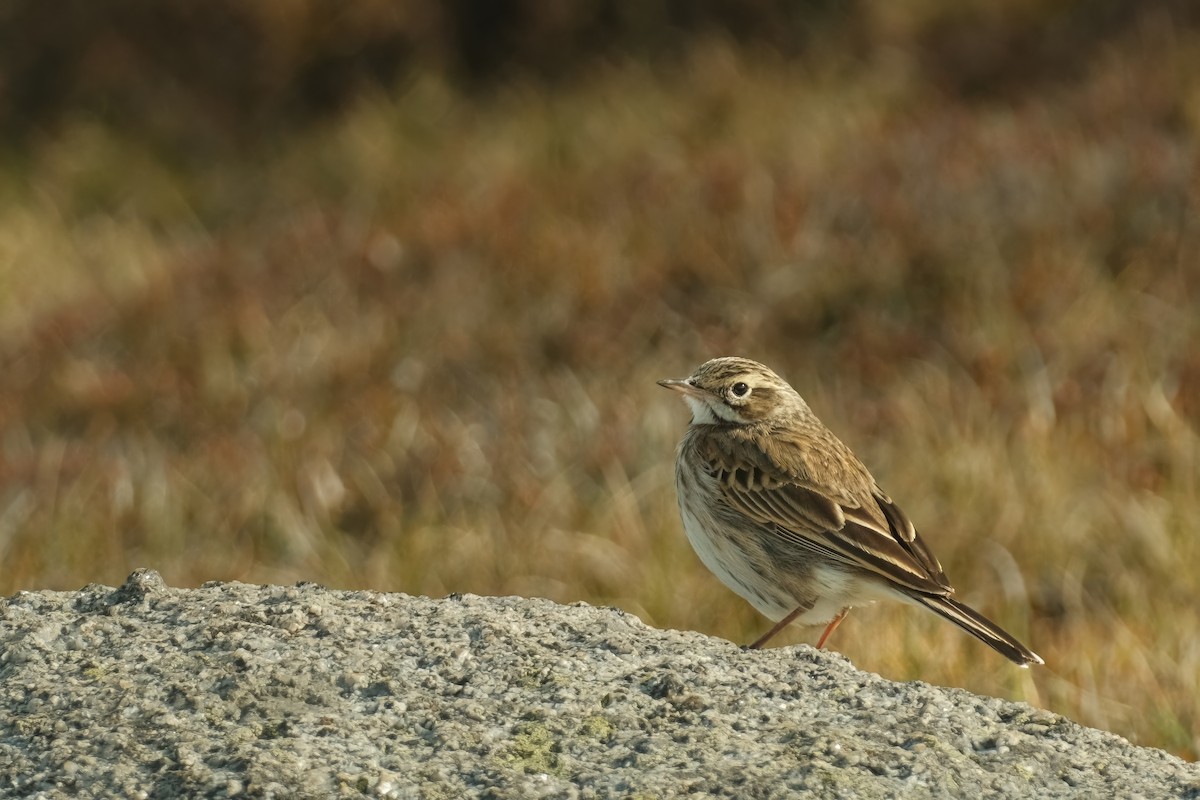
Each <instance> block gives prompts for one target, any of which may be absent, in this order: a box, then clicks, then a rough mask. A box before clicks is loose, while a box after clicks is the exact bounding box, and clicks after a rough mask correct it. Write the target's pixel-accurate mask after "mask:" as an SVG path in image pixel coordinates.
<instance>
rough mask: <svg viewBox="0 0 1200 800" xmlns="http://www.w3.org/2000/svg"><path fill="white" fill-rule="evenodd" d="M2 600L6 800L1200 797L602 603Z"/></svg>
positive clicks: (1112, 742) (869, 678)
mask: <svg viewBox="0 0 1200 800" xmlns="http://www.w3.org/2000/svg"><path fill="white" fill-rule="evenodd" d="M2 608H3V610H2V612H0V614H2V627H0V702H2V703H3V712H4V713H3V716H2V718H0V728H2V734H0V796H4V797H17V796H32V795H38V796H41V797H47V798H50V797H112V796H125V797H144V798H148V797H178V796H205V797H237V796H248V797H335V796H363V795H365V796H371V797H414V798H415V797H429V798H439V797H444V798H456V797H490V798H502V797H563V798H574V797H580V798H592V797H595V798H603V797H628V796H631V795H633V796H644V797H669V796H677V795H684V794H701V795H711V796H718V797H782V796H803V795H806V794H810V795H816V796H820V797H847V798H851V797H852V798H872V797H950V796H954V797H972V798H983V797H1005V798H1009V797H1039V798H1048V797H1079V798H1085V797H1086V798H1095V797H1111V796H1124V797H1135V796H1136V797H1192V798H1200V770H1198V768H1197V767H1196V766H1195V765H1192V764H1188V763H1185V762H1183V761H1180V760H1179V759H1176V758H1174V757H1172V756H1170V755H1168V754H1166V753H1164V752H1162V751H1159V750H1153V749H1149V748H1140V747H1134V746H1132V745H1131V744H1129V743H1128V742H1126V741H1125V740H1123V739H1121V738H1120V737H1118V736H1115V735H1113V734H1110V733H1104V732H1102V731H1097V730H1091V729H1088V728H1083V727H1080V726H1079V725H1076V724H1074V723H1072V722H1070V721H1068V720H1066V719H1064V718H1062V717H1060V716H1057V715H1055V714H1051V713H1048V712H1045V711H1040V710H1037V709H1034V708H1031V707H1029V706H1027V705H1023V704H1018V703H1009V702H1004V701H1000V700H994V699H990V698H984V697H977V696H975V695H972V694H969V693H967V692H963V691H957V690H950V689H939V688H935V687H932V686H927V685H925V684H921V683H907V684H905V683H893V682H891V681H887V680H883V679H881V678H879V677H878V676H875V675H871V674H867V673H864V672H860V671H858V670H856V669H855V668H854V667H853V666H852V665H851V664H850V663H849V662H848V661H846V659H844V658H842V657H841V656H839V655H836V654H834V653H827V652H819V651H816V650H813V649H812V648H810V647H807V646H799V647H791V648H778V649H773V650H767V651H762V652H743V651H742V650H740V649H739V648H737V647H735V646H734V645H732V644H729V643H727V642H724V641H721V640H718V639H712V638H708V637H705V636H702V635H700V634H696V633H681V632H677V631H660V630H655V629H652V628H649V627H647V626H646V625H645V624H643V623H642V622H641V621H640V620H638V619H637V618H636V617H634V616H631V615H629V614H625V613H622V612H620V611H616V610H613V609H602V608H593V607H590V606H587V605H584V604H576V605H572V606H561V605H557V604H555V603H551V602H548V601H546V600H537V599H526V598H520V597H501V598H496V597H473V596H469V595H465V596H457V595H456V596H452V597H449V598H446V599H443V600H430V599H428V598H423V597H408V596H406V595H401V594H378V593H373V592H344V591H331V590H328V589H324V588H321V587H319V586H316V585H312V584H302V585H299V586H291V587H279V586H248V585H244V584H236V583H229V584H206V585H205V586H202V587H201V588H199V589H170V588H168V587H167V586H166V585H165V584H164V583H163V581H162V579H161V578H160V577H159V576H158V575H157V574H156V573H154V572H152V571H148V570H145V571H139V572H136V573H134V575H132V576H131V577H130V579H129V580H128V581H127V582H126V584H125V585H124V586H122V587H120V588H118V589H111V588H106V587H100V586H89V587H86V588H84V589H83V590H81V591H79V592H22V593H19V594H17V595H15V596H13V597H11V598H9V599H8V600H7V601H5V602H4V603H3V607H2Z"/></svg>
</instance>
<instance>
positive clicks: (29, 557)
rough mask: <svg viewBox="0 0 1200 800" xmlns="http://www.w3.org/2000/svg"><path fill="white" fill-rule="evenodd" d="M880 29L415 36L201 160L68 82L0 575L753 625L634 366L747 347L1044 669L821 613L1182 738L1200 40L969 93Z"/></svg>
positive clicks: (32, 212)
mask: <svg viewBox="0 0 1200 800" xmlns="http://www.w3.org/2000/svg"><path fill="white" fill-rule="evenodd" d="M1027 8H1037V6H1036V4H1027ZM914 13H915V12H914ZM1022 13H1030V12H1028V11H1026V12H1022ZM902 23H903V24H902ZM910 23H911V20H910V19H909V18H903V19H900V20H899V21H898V20H897V19H894V18H893V17H892V16H890V15H889V14H888V12H886V11H880V12H879V13H878V16H877V17H875V18H873V22H872V23H871V25H873V26H874V27H873V28H872V27H871V25H868V26H867V28H869V29H870V30H871V31H872V33H871V35H872V36H873V37H875V38H876V39H878V40H880V41H882V42H883V45H881V46H878V47H874V48H867V49H866V50H856V51H853V53H852V55H850V56H844V55H842V56H839V54H838V52H837V47H835V46H833V45H831V46H830V48H829V50H828V51H826V52H822V53H819V54H816V55H812V56H810V57H807V58H802V59H790V60H784V59H782V58H779V57H776V56H772V55H770V54H769V53H765V52H762V51H757V52H756V51H754V50H753V49H750V48H745V47H741V46H737V45H734V44H732V43H730V41H728V40H726V39H724V38H722V37H719V36H718V37H712V38H709V39H706V40H701V41H699V42H697V43H694V44H693V45H692V46H691V48H690V50H689V54H688V55H687V56H686V57H684V58H683V59H682V60H680V61H673V62H670V63H666V62H664V63H658V64H647V63H646V62H645V61H640V60H625V59H621V58H611V59H608V60H606V61H602V62H598V63H597V64H595V65H593V66H592V67H591V68H590V69H589V70H587V72H586V74H583V75H581V76H579V77H577V78H575V79H573V80H572V81H570V82H569V84H568V85H566V86H559V87H557V88H553V89H549V88H546V86H545V84H543V83H540V82H538V81H532V80H530V81H521V80H514V81H510V82H507V83H505V84H503V85H502V86H501V87H499V88H498V89H497V91H496V92H494V93H489V94H487V95H485V96H480V95H477V94H474V93H468V92H465V91H463V90H460V89H457V88H454V87H453V86H452V85H451V84H450V83H448V82H447V81H446V80H445V79H444V78H443V77H441V76H440V75H439V74H438V73H437V72H436V71H419V72H418V73H416V74H415V75H414V76H412V78H411V80H409V81H407V82H406V83H405V84H404V87H403V89H402V90H397V91H395V92H391V91H384V90H378V91H375V92H367V93H364V94H362V95H360V97H359V99H358V100H357V101H356V102H355V103H354V104H353V106H352V107H351V108H350V109H349V110H348V111H347V113H345V114H344V115H342V116H339V117H337V118H335V119H332V120H330V121H328V122H326V123H323V124H321V125H316V126H312V127H306V128H302V129H298V130H296V131H295V132H294V133H293V134H292V135H290V136H287V137H281V138H279V139H278V140H276V141H274V142H272V143H269V144H267V145H264V146H262V147H260V148H257V149H255V150H253V151H251V152H239V151H236V150H217V151H214V153H213V155H212V159H211V160H206V159H199V158H181V159H178V160H176V161H172V160H171V159H169V158H164V157H163V156H162V155H161V154H160V153H158V152H157V151H155V150H153V149H152V148H147V147H146V145H145V143H144V142H140V141H138V140H137V139H136V138H135V137H131V136H129V135H127V133H126V132H123V131H122V130H120V129H118V128H114V127H113V126H111V125H109V124H107V123H104V122H101V121H98V120H97V118H95V117H94V116H91V115H89V114H79V115H77V116H75V117H69V118H67V120H66V121H65V122H64V124H63V125H62V127H61V129H60V130H59V131H58V132H57V133H55V135H53V136H49V137H47V138H45V139H43V140H39V141H36V142H34V143H33V144H31V145H29V147H28V149H27V155H26V156H24V157H22V158H21V159H19V160H16V161H12V162H11V163H9V164H8V165H7V166H6V167H5V169H6V170H7V175H6V177H7V178H8V180H6V181H4V183H5V184H7V186H8V188H7V189H5V190H4V193H3V194H0V437H2V438H0V558H2V561H3V563H4V565H5V569H4V570H3V573H0V587H2V588H3V590H4V591H5V592H12V591H15V590H17V589H29V588H38V587H53V588H76V587H79V586H81V585H83V584H85V583H87V582H91V581H101V582H105V583H109V584H113V583H118V582H120V581H121V580H122V579H123V578H124V576H125V575H126V574H127V573H128V572H130V571H131V570H132V569H134V568H136V567H140V566H150V567H154V568H156V569H158V570H160V571H161V572H162V573H163V574H164V576H165V578H166V579H167V581H168V582H169V583H171V584H173V585H196V584H199V583H201V582H203V581H206V580H213V579H238V580H245V581H260V582H292V581H297V580H314V581H318V582H321V583H325V584H328V585H333V586H340V587H363V588H373V589H379V590H397V591H405V592H410V593H421V594H429V595H435V596H436V595H442V594H445V593H448V592H477V593H482V594H505V593H516V594H525V595H542V596H546V597H550V598H553V599H555V600H559V601H574V600H587V601H589V602H593V603H600V604H613V605H618V606H621V607H623V608H626V609H628V610H630V611H633V612H634V613H637V614H638V615H640V616H642V617H643V618H644V619H646V620H647V621H648V622H650V623H652V624H654V625H659V626H667V627H678V628H689V629H697V630H701V631H704V632H707V633H711V634H713V635H717V636H723V637H727V638H730V639H732V640H734V641H737V642H745V641H749V640H750V639H751V638H753V637H754V636H756V635H757V634H758V633H761V632H762V630H763V629H764V627H765V624H766V623H765V621H764V620H763V619H761V618H758V617H757V616H756V615H755V614H754V612H753V611H752V610H751V609H750V608H749V607H748V606H746V604H744V603H743V602H741V601H740V600H739V599H737V598H736V597H735V596H733V595H732V594H731V593H729V592H728V591H727V590H725V589H724V588H723V587H721V586H720V585H719V584H718V583H717V581H716V580H715V579H714V578H712V577H711V576H709V575H708V574H707V573H706V572H705V571H704V569H703V567H702V566H701V565H700V564H699V561H698V560H697V559H696V558H695V557H694V556H693V555H692V554H691V552H690V549H689V548H688V545H687V543H686V541H685V540H684V537H683V535H682V532H681V530H680V526H679V523H678V519H677V514H676V508H675V499H674V494H673V484H672V461H673V450H674V446H675V444H676V442H677V440H678V438H679V437H680V436H681V434H682V432H683V429H684V427H685V425H686V421H687V412H686V410H685V409H684V408H683V407H682V406H681V405H680V404H679V403H678V401H677V399H676V398H673V397H670V396H668V395H667V394H666V393H665V392H662V391H661V390H660V389H659V388H658V387H656V386H655V385H654V381H655V380H656V379H658V378H661V377H667V376H682V375H685V374H687V373H688V372H689V371H690V370H691V369H692V368H693V367H694V366H695V365H696V364H697V363H699V362H700V361H702V360H704V359H707V358H709V357H712V356H716V355H722V354H741V355H746V356H750V357H753V358H758V359H760V360H762V361H764V362H766V363H768V364H770V365H772V366H773V367H775V368H776V369H777V370H778V371H780V372H781V373H782V374H783V375H784V376H785V377H786V378H788V379H789V380H791V382H792V383H793V384H794V385H796V386H797V388H798V389H799V390H800V391H801V393H802V394H804V395H805V396H806V397H807V398H808V400H809V401H810V404H811V405H812V406H813V407H814V409H815V410H816V411H817V413H818V414H819V415H820V416H821V417H822V418H823V419H824V420H825V421H826V422H827V423H828V424H830V426H831V427H833V428H834V430H835V431H837V432H838V433H839V434H840V435H841V436H842V438H843V439H845V440H846V441H847V442H848V443H849V444H850V445H851V446H852V447H853V448H854V449H855V450H856V452H857V453H858V454H859V455H860V456H862V457H863V458H864V460H865V461H866V462H867V463H868V464H869V465H870V466H871V467H872V469H873V471H874V472H875V474H876V476H877V477H878V478H879V479H880V481H881V482H882V484H883V485H884V487H885V488H886V490H887V491H888V492H889V493H891V494H892V495H893V496H894V497H895V498H897V499H898V500H899V502H900V503H901V504H902V505H903V506H904V507H905V508H906V510H908V512H909V513H910V515H911V516H912V517H913V518H914V519H915V520H916V521H917V524H918V526H919V527H920V528H921V529H922V531H923V532H924V535H925V536H926V538H927V540H928V541H929V542H930V543H931V544H932V545H933V547H934V548H935V550H936V552H937V553H938V555H939V556H940V558H941V559H942V562H943V564H944V566H945V567H946V569H947V572H948V573H949V574H950V576H951V578H952V580H953V581H954V583H955V584H956V585H957V586H958V587H959V590H960V592H961V594H962V596H963V598H964V599H965V600H967V601H968V602H971V603H972V604H973V605H976V606H977V607H979V608H981V610H984V611H985V612H987V613H988V614H989V615H991V616H993V617H995V618H996V619H997V620H999V621H1001V622H1002V623H1003V624H1004V625H1005V626H1006V627H1008V628H1010V629H1012V630H1013V631H1014V632H1016V633H1018V634H1019V635H1020V636H1021V637H1022V638H1023V639H1025V640H1026V641H1027V642H1028V643H1029V644H1030V645H1031V646H1032V647H1033V648H1034V649H1035V650H1037V651H1038V652H1039V653H1040V654H1042V655H1043V656H1044V657H1045V658H1046V661H1047V663H1048V665H1049V666H1048V667H1047V668H1045V669H1039V670H1030V671H1028V672H1025V671H1017V670H1014V669H1012V668H1011V667H1010V665H1008V664H1007V663H1006V662H1004V661H1003V660H1002V659H999V658H998V657H996V656H994V654H992V653H991V652H989V651H987V650H985V649H984V648H982V647H980V646H979V645H978V644H977V643H976V642H974V640H971V639H969V638H968V637H965V636H963V635H961V634H960V633H959V632H957V631H955V630H954V629H953V628H952V627H950V626H947V625H945V624H944V623H941V622H940V621H938V620H936V619H935V618H933V617H932V615H926V614H922V613H920V612H918V611H916V610H913V609H907V608H898V607H882V608H872V609H864V610H860V611H856V612H855V614H854V615H853V616H852V617H851V618H850V620H849V622H848V624H846V625H844V626H843V627H842V628H841V629H839V631H838V634H837V637H836V639H835V641H834V647H835V648H836V649H838V650H839V651H841V652H844V653H845V654H846V655H848V656H849V657H850V658H851V659H852V660H853V661H854V662H855V663H856V664H857V665H859V666H860V667H863V668H865V669H869V670H873V671H878V672H880V673H881V674H884V675H886V676H888V677H892V678H896V679H913V678H920V679H922V680H927V681H930V682H933V683H941V684H951V685H957V686H963V687H965V688H969V689H971V690H974V691H979V692H985V693H990V694H997V695H1002V696H1008V697H1015V698H1021V699H1026V700H1029V701H1030V702H1033V703H1036V704H1039V705H1043V706H1046V707H1048V708H1051V709H1053V710H1056V711H1059V712H1062V713H1064V714H1067V715H1068V716H1070V717H1072V718H1074V719H1076V720H1078V721H1080V722H1083V723H1086V724H1090V725H1095V726H1099V727H1103V728H1108V729H1111V730H1115V731H1117V732H1119V733H1121V734H1123V735H1125V736H1127V737H1129V738H1131V739H1132V740H1134V741H1137V742H1140V743H1143V744H1150V745H1155V746H1159V747H1164V748H1167V749H1169V750H1171V751H1173V752H1175V753H1178V754H1180V755H1183V756H1185V757H1188V758H1195V757H1196V756H1197V754H1198V752H1200V734H1198V732H1197V729H1198V725H1200V700H1197V698H1198V697H1200V645H1198V644H1197V640H1196V637H1195V636H1194V631H1195V630H1196V628H1197V625H1198V623H1200V611H1198V610H1197V604H1196V602H1195V598H1196V595H1197V590H1198V588H1200V587H1198V584H1197V579H1196V573H1195V569H1194V565H1195V564H1197V563H1200V552H1198V550H1200V545H1197V542H1196V537H1195V535H1194V527H1195V526H1194V522H1193V521H1194V520H1195V519H1197V518H1198V516H1200V497H1198V492H1197V489H1198V485H1200V481H1198V478H1200V466H1198V457H1200V447H1198V439H1197V422H1198V420H1200V351H1198V350H1197V348H1196V345H1195V343H1196V342H1197V341H1198V340H1200V339H1198V334H1200V330H1198V328H1200V266H1198V265H1197V263H1196V262H1197V254H1198V248H1197V238H1196V234H1197V230H1196V213H1195V210H1196V201H1197V191H1198V187H1200V183H1198V181H1197V178H1198V173H1197V168H1196V145H1195V142H1196V140H1197V133H1198V130H1200V94H1197V93H1196V89H1195V84H1194V81H1193V80H1191V78H1190V76H1193V75H1195V74H1200V72H1197V68H1200V42H1198V41H1197V39H1196V36H1195V34H1194V33H1190V32H1188V31H1187V30H1175V29H1174V28H1171V27H1170V26H1162V25H1157V24H1153V21H1152V22H1151V23H1150V24H1147V25H1142V26H1135V27H1133V28H1132V29H1130V30H1129V31H1127V32H1126V33H1125V34H1124V35H1123V36H1121V37H1117V38H1114V39H1113V40H1112V41H1111V42H1109V43H1107V44H1103V45H1095V46H1094V47H1091V48H1090V49H1089V50H1088V57H1087V59H1086V61H1085V62H1083V63H1080V64H1078V65H1076V66H1077V69H1076V70H1075V72H1074V73H1073V74H1074V75H1076V77H1073V78H1072V79H1071V80H1069V81H1065V82H1053V81H1049V82H1038V83H1036V85H1033V86H1031V87H1026V90H1025V91H1023V92H1021V93H1019V94H1018V95H1016V96H1013V95H1011V94H1008V93H1004V94H1003V97H1002V99H996V98H995V97H992V98H985V99H982V100H980V99H979V98H978V96H976V95H974V94H972V93H968V94H969V95H970V96H966V95H964V94H963V93H961V92H959V91H957V90H951V89H948V88H947V86H948V84H946V83H945V82H939V81H937V80H933V79H932V78H931V75H940V74H946V73H947V72H948V70H947V69H945V67H944V65H943V67H939V68H938V69H937V70H936V71H934V72H933V73H931V72H930V71H929V67H928V63H927V59H928V57H929V50H928V49H921V48H919V47H916V46H915V45H913V41H916V40H917V39H921V37H924V36H926V35H927V34H926V33H925V32H926V31H928V30H939V31H940V30H943V28H944V24H943V23H942V22H938V25H937V26H933V25H932V23H931V26H930V27H927V28H922V29H921V31H919V32H918V33H919V35H918V33H912V32H911V31H909V30H908V29H907V28H906V27H905V24H910ZM946 24H948V23H946ZM860 35H861V31H860ZM922 41H924V40H923V39H922ZM952 55H953V54H952ZM957 57H958V56H955V58H957ZM804 635H805V632H803V631H797V632H795V634H793V635H792V640H793V641H799V640H802V639H803V638H804Z"/></svg>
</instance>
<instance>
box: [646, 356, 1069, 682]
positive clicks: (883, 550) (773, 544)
mask: <svg viewBox="0 0 1200 800" xmlns="http://www.w3.org/2000/svg"><path fill="white" fill-rule="evenodd" d="M658 383H659V385H660V386H663V387H665V388H667V389H671V390H673V391H676V392H678V393H679V394H680V395H682V396H683V400H684V401H686V403H687V405H688V406H689V407H690V409H691V412H692V419H691V424H690V425H689V426H688V429H687V432H686V433H685V434H684V436H683V439H682V441H681V442H680V444H679V449H678V451H677V454H676V460H675V488H676V494H677V495H678V500H679V511H680V517H681V519H682V522H683V528H684V532H685V533H686V535H687V538H688V540H689V541H690V542H691V545H692V548H693V549H694V550H695V551H696V554H697V555H698V556H699V557H700V560H701V561H702V562H703V563H704V565H705V566H706V567H707V568H708V569H709V570H710V571H711V572H712V573H713V574H715V575H716V576H717V578H719V579H720V580H721V582H722V583H724V584H725V585H726V586H727V587H729V588H730V589H732V590H733V591H734V592H736V593H737V594H738V595H740V596H741V597H742V598H743V599H745V600H746V601H748V602H749V603H750V604H751V605H753V606H754V608H756V609H757V610H758V611H759V612H760V613H761V614H763V615H764V616H765V617H767V618H768V619H770V620H773V621H774V622H775V625H774V626H773V627H771V629H770V630H768V631H767V632H766V633H765V634H763V635H762V636H761V637H759V638H758V640H756V641H755V642H754V643H753V644H751V645H750V646H749V647H750V648H751V649H759V648H761V647H762V646H763V645H765V644H766V643H767V642H768V641H769V640H770V639H771V638H772V637H774V636H775V635H776V634H777V633H779V631H781V630H783V629H784V628H786V627H787V626H788V625H790V624H792V623H799V624H801V625H808V626H817V625H824V626H825V630H824V632H823V633H822V635H821V637H820V639H819V641H818V642H817V647H818V648H822V647H824V645H825V642H826V640H827V639H828V638H829V636H830V634H832V633H833V631H834V629H835V628H837V626H838V624H839V623H841V621H842V620H843V619H844V618H845V616H846V614H847V612H848V611H849V610H850V609H851V608H852V607H854V606H862V605H867V604H870V603H872V602H874V601H876V600H880V599H895V600H901V601H905V602H907V603H910V604H914V605H918V606H923V607H925V608H927V609H929V610H930V611H933V612H934V613H936V614H938V615H940V616H942V617H944V618H945V619H947V620H949V621H950V622H953V623H954V624H955V625H957V626H958V627H960V628H962V629H963V630H965V631H966V632H967V633H969V634H971V635H972V636H974V637H976V638H977V639H979V640H980V641H982V642H983V643H984V644H986V645H988V646H989V647H991V648H992V649H993V650H995V651H997V652H998V653H1000V654H1001V655H1003V656H1005V657H1006V658H1008V659H1009V660H1011V661H1012V662H1013V663H1015V664H1017V665H1019V666H1021V667H1028V666H1029V665H1030V664H1044V663H1045V662H1044V661H1043V660H1042V658H1041V656H1039V655H1037V653H1034V652H1033V651H1032V650H1030V649H1029V648H1028V647H1026V646H1025V645H1023V644H1022V643H1021V642H1019V641H1018V640H1017V639H1016V637H1014V636H1013V635H1012V634H1010V633H1008V632H1007V631H1005V630H1004V629H1002V628H1001V627H1000V626H999V625H997V624H996V623H994V622H992V621H991V620H989V619H988V618H987V617H985V616H983V615H982V614H980V613H979V612H978V611H976V610H974V609H973V608H971V607H969V606H967V605H965V604H964V603H961V602H959V601H958V600H956V599H954V597H953V595H954V588H953V587H952V586H951V585H950V581H949V580H948V579H947V578H946V573H945V572H944V571H943V570H942V566H941V564H940V563H938V560H937V558H936V557H934V555H933V552H932V551H931V550H930V549H929V547H928V545H926V544H925V541H924V540H923V539H922V538H921V536H920V535H919V534H918V533H917V530H916V528H915V526H914V525H913V523H912V521H911V520H910V519H909V518H908V516H907V515H906V514H905V513H904V512H903V511H901V510H900V507H899V506H897V505H896V504H895V503H894V502H893V501H892V499H891V498H890V497H889V496H888V495H887V494H885V493H884V491H883V490H882V489H881V488H880V487H879V484H878V483H877V482H876V480H875V478H874V477H872V475H871V473H870V472H869V471H868V470H867V468H866V466H864V465H863V463H862V462H861V461H859V459H858V458H857V457H856V456H855V455H854V453H852V452H851V451H850V448H849V447H847V446H846V445H845V444H843V443H842V441H841V440H840V439H838V438H837V436H835V435H834V434H833V432H832V431H830V430H829V428H827V427H825V425H824V424H823V423H822V422H821V421H820V420H819V419H818V418H817V416H816V415H815V414H814V413H813V412H812V410H811V409H810V408H809V406H808V404H807V403H806V402H805V401H804V399H803V398H802V397H801V396H800V394H799V393H798V392H797V391H796V390H795V389H793V388H792V386H791V385H790V384H788V383H787V381H785V380H783V379H782V378H781V377H779V376H778V375H777V374H775V372H774V371H772V370H771V369H770V368H768V367H766V366H764V365H763V364H760V363H758V362H757V361H752V360H750V359H748V358H740V357H723V358H714V359H712V360H710V361H706V362H705V363H703V364H701V365H700V366H699V367H697V368H696V370H695V372H693V373H692V374H691V375H690V376H689V377H687V378H683V379H664V380H661V381H659V382H658Z"/></svg>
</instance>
